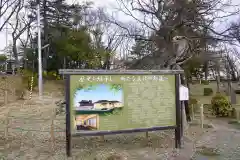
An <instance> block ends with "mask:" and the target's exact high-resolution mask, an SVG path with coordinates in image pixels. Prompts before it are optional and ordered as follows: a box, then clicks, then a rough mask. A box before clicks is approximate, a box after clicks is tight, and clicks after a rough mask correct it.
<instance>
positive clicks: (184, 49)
mask: <svg viewBox="0 0 240 160" xmlns="http://www.w3.org/2000/svg"><path fill="white" fill-rule="evenodd" d="M172 42H173V43H174V44H175V45H176V46H177V47H176V52H175V54H174V56H173V57H172V58H171V59H170V60H169V61H168V64H167V66H168V67H169V68H170V69H181V67H180V66H181V65H182V64H184V63H185V62H187V61H188V60H189V59H190V58H191V57H192V54H193V52H192V47H191V41H190V40H189V39H188V38H187V37H185V36H175V37H173V39H172Z"/></svg>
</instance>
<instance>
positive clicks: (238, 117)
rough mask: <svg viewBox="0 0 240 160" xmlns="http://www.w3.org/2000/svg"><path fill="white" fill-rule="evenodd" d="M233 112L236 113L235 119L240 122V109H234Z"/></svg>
mask: <svg viewBox="0 0 240 160" xmlns="http://www.w3.org/2000/svg"><path fill="white" fill-rule="evenodd" d="M235 111H236V119H237V121H240V109H238V108H237V109H235Z"/></svg>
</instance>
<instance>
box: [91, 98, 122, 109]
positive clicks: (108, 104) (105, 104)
mask: <svg viewBox="0 0 240 160" xmlns="http://www.w3.org/2000/svg"><path fill="white" fill-rule="evenodd" d="M119 107H122V103H121V102H119V101H108V100H99V101H97V102H95V103H94V109H103V108H107V109H111V108H119Z"/></svg>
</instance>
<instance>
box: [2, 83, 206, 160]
mask: <svg viewBox="0 0 240 160" xmlns="http://www.w3.org/2000/svg"><path fill="white" fill-rule="evenodd" d="M62 89H63V87H62V88H61V87H59V86H56V85H55V86H54V85H53V83H46V84H45V91H48V92H45V94H44V97H43V99H42V100H39V99H38V97H37V95H36V94H33V97H32V100H17V101H15V102H11V103H9V104H8V105H4V106H0V108H1V110H0V159H1V157H3V159H4V158H5V159H6V160H46V159H48V160H53V159H57V160H67V159H74V160H94V159H96V160H107V159H108V158H107V157H109V156H111V155H114V156H115V158H116V157H117V155H119V156H120V157H121V158H122V159H129V160H132V159H139V160H164V159H169V157H170V156H173V155H174V154H176V152H175V149H173V148H174V132H173V131H172V130H169V131H164V132H151V133H149V138H148V139H146V138H145V133H139V134H124V135H112V136H105V141H104V142H103V141H100V140H99V137H80V138H73V140H72V141H73V147H72V155H73V156H72V158H67V157H66V151H65V143H66V142H65V115H58V116H56V117H55V118H54V119H55V120H54V140H52V139H51V132H50V131H51V129H50V128H51V122H52V120H51V119H52V118H53V116H52V115H53V114H52V113H53V108H54V107H55V102H56V101H57V100H60V99H63V92H62ZM26 97H27V96H26ZM8 111H10V112H8ZM8 113H9V114H8ZM7 115H8V117H9V119H8V121H9V129H8V132H7V133H8V134H7V137H6V135H5V128H6V127H5V126H6V125H5V122H6V116H7ZM205 131H206V129H204V130H202V129H200V127H199V126H190V127H189V130H188V132H187V133H186V137H187V138H186V141H188V142H194V141H196V140H197V138H198V137H200V136H201V135H202V133H203V132H205ZM53 142H54V143H53Z"/></svg>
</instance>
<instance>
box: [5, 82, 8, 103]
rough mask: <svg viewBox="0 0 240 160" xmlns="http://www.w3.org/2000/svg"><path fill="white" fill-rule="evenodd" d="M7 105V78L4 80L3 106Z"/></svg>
mask: <svg viewBox="0 0 240 160" xmlns="http://www.w3.org/2000/svg"><path fill="white" fill-rule="evenodd" d="M7 103H8V83H7V78H5V89H4V104H5V105H7Z"/></svg>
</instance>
